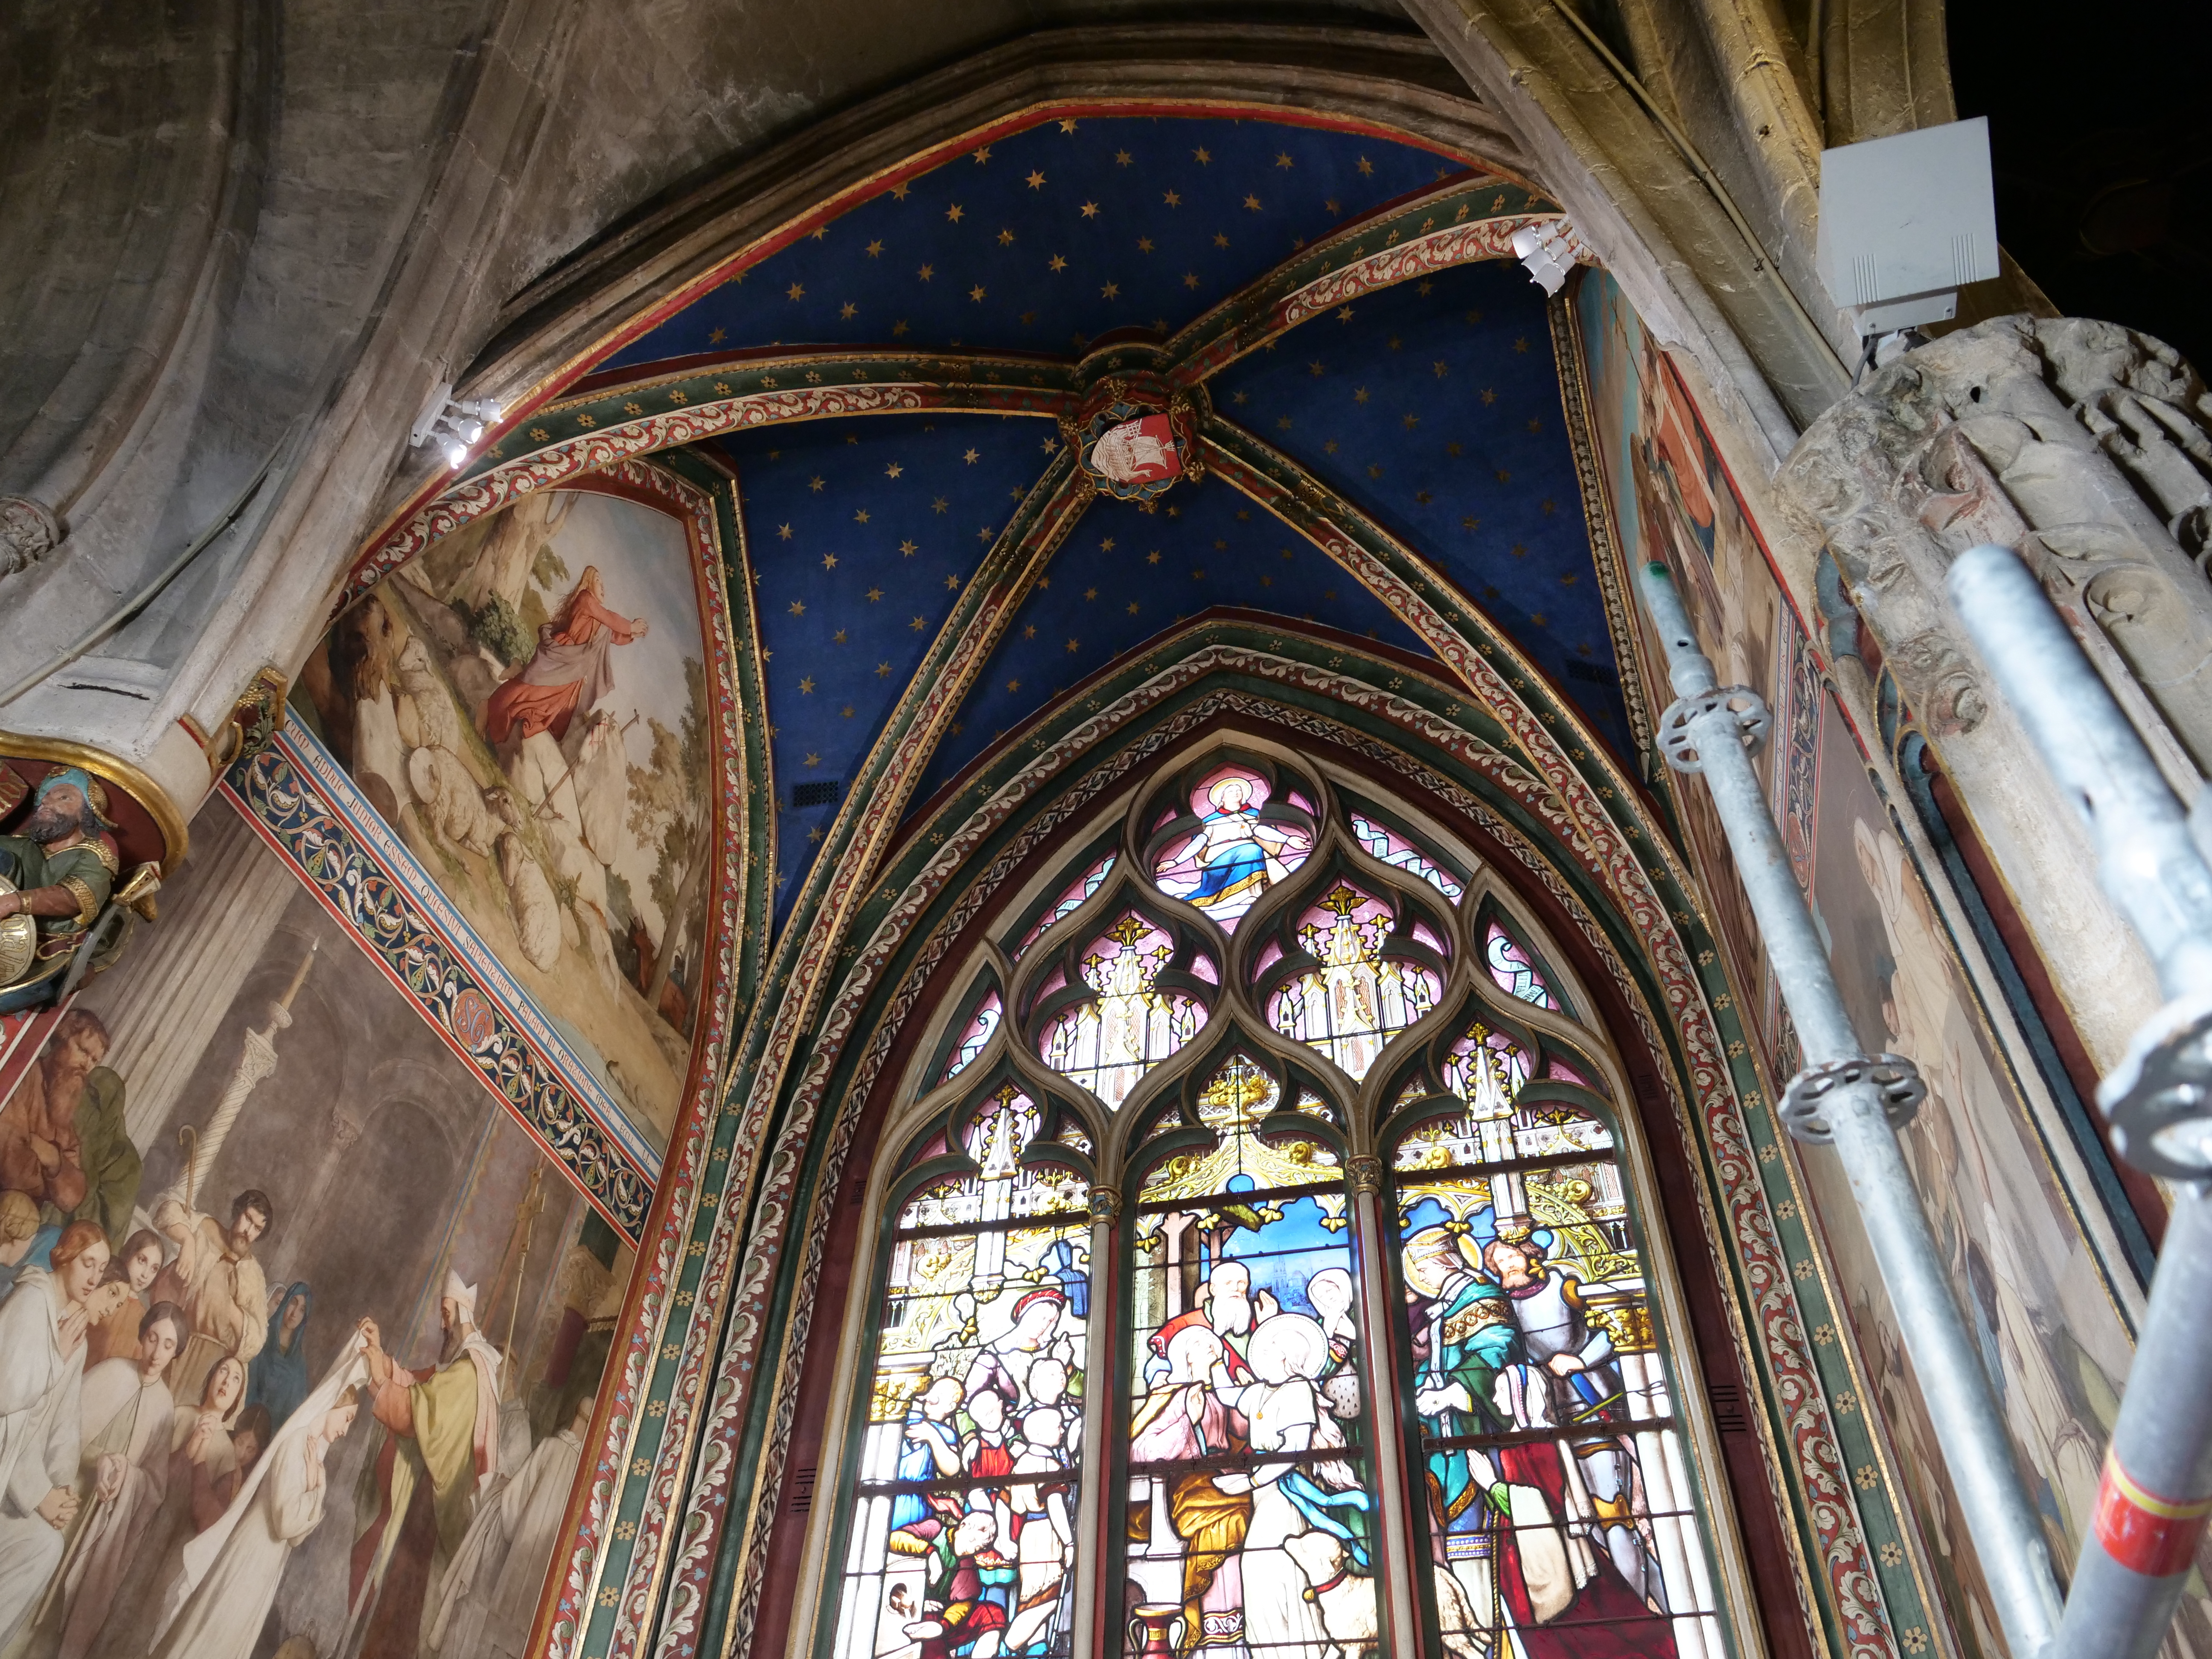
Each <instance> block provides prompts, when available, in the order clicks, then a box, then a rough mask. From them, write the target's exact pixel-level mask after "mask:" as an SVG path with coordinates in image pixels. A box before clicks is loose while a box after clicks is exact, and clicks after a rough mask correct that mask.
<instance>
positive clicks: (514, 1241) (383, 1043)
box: [0, 820, 614, 1659]
mask: <svg viewBox="0 0 2212 1659" xmlns="http://www.w3.org/2000/svg"><path fill="white" fill-rule="evenodd" d="M210 823H211V827H210V824H204V825H202V826H198V827H200V828H203V829H206V830H207V834H206V836H205V837H204V839H205V841H206V842H207V844H208V846H209V848H210V851H209V853H208V854H207V857H206V860H205V862H204V865H203V866H201V868H200V869H199V870H197V871H188V872H186V874H187V878H188V880H187V883H186V884H185V885H184V887H183V890H184V891H185V895H186V901H185V902H189V901H190V896H191V885H190V881H191V879H197V878H200V877H202V876H206V877H209V878H214V877H216V876H217V875H219V874H220V873H221V872H222V869H223V868H224V867H225V866H228V867H230V868H231V869H232V870H233V872H234V873H236V872H241V871H242V872H243V873H244V874H245V875H246V877H247V878H259V877H261V876H262V875H263V874H264V873H265V874H266V875H267V876H268V877H269V878H273V879H274V880H276V881H277V882H279V883H283V884H287V885H288V886H289V884H290V880H291V878H290V877H289V874H287V873H286V872H284V871H283V869H282V867H281V866H277V865H276V864H275V862H274V860H273V859H272V858H271V857H270V855H269V854H267V853H266V852H265V851H264V850H263V849H262V848H259V847H258V845H257V844H255V843H254V842H253V840H252V836H251V834H250V832H247V831H246V830H245V829H244V826H243V824H242V823H237V822H232V823H228V824H226V823H222V822H217V821H212V820H211V821H210ZM227 836H228V840H227V839H226V837H227ZM240 837H242V840H240ZM241 860H243V862H241ZM292 897H293V898H294V899H295V900H300V899H301V895H299V894H298V893H296V892H295V893H293V894H292ZM284 902H285V894H284V891H283V890H281V889H280V890H279V892H278V894H277V897H276V906H277V908H278V909H279V910H281V909H282V908H283V904H284ZM309 912H310V913H312V905H311V903H310V905H309ZM314 925H315V926H316V927H318V928H319V929H320V930H322V932H327V931H329V928H330V924H328V923H327V922H326V921H321V920H320V919H319V917H318V918H317V919H316V921H315V923H314ZM331 944H332V946H333V948H332V949H323V948H321V945H322V938H321V932H319V933H316V934H315V936H314V937H313V942H312V943H311V944H310V945H308V947H307V949H306V950H305V951H304V952H303V951H302V950H301V945H300V943H299V941H298V939H296V937H287V936H285V935H283V934H282V933H280V934H278V935H277V936H276V939H273V940H272V941H271V942H270V945H269V946H268V947H267V949H266V951H264V953H263V954H264V957H266V958H267V960H266V961H265V962H264V963H263V964H262V965H263V967H264V969H270V968H273V969H275V970H276V972H278V973H279V974H280V975H287V976H289V988H287V989H285V990H284V991H283V995H282V997H281V999H280V1000H279V1001H278V1002H277V1003H276V1004H275V1005H270V1004H269V1003H266V1002H260V1003H258V1005H249V1006H258V1018H259V1019H260V1020H262V1021H264V1022H266V1023H265V1024H264V1026H263V1028H262V1029H260V1030H254V1029H252V1027H251V1026H247V1027H246V1028H245V1029H244V1030H243V1032H242V1037H243V1054H242V1055H240V1050H239V1049H237V1048H229V1047H228V1044H226V1045H223V1047H222V1048H210V1052H209V1053H208V1054H207V1055H206V1056H205V1064H204V1065H203V1066H200V1067H199V1068H198V1070H197V1073H194V1074H193V1075H195V1076H196V1077H197V1079H199V1080H200V1082H201V1084H202V1087H201V1088H199V1089H194V1088H191V1087H189V1086H187V1087H185V1088H183V1089H182V1090H181V1091H179V1094H178V1099H177V1105H176V1108H175V1111H174V1115H173V1117H171V1118H170V1119H169V1120H168V1121H171V1122H175V1121H181V1122H182V1123H183V1124H184V1126H185V1133H184V1134H183V1135H182V1137H181V1139H178V1138H176V1137H175V1136H174V1133H173V1132H172V1139H170V1140H169V1141H167V1142H163V1141H161V1140H158V1139H151V1138H149V1139H147V1140H146V1141H145V1142H144V1144H143V1145H142V1144H141V1142H140V1141H138V1140H137V1139H134V1138H133V1135H132V1133H131V1128H130V1121H131V1115H130V1091H129V1089H128V1088H127V1087H126V1084H125V1078H124V1076H123V1075H122V1074H121V1073H119V1072H118V1071H117V1070H116V1069H114V1068H113V1067H112V1066H109V1065H108V1064H106V1061H107V1060H108V1059H109V1058H110V1054H111V1049H112V1047H113V1046H114V1042H115V1039H114V1037H113V1036H112V1030H111V1027H112V1024H113V1023H115V1022H116V1021H117V1020H118V1012H117V1009H116V1006H115V1005H116V1003H117V1001H118V998H117V997H116V996H113V995H109V994H107V992H108V989H109V987H108V986H107V985H106V983H105V982H103V984H102V985H101V986H100V987H99V990H100V998H98V999H87V1000H84V1001H82V1002H80V1003H79V1005H78V1006H75V1007H72V1008H70V1009H69V1010H68V1011H66V1012H64V1013H63V1014H62V1015H61V1016H60V1017H59V1018H58V1021H57V1022H55V1023H54V1024H53V1025H52V1030H50V1031H49V1032H48V1033H47V1035H46V1042H45V1043H44V1045H43V1047H42V1048H40V1050H39V1051H38V1053H37V1054H36V1056H35V1058H34V1059H33V1060H31V1061H30V1062H29V1064H28V1065H27V1067H25V1068H23V1069H21V1072H20V1075H18V1076H16V1077H15V1080H14V1082H13V1086H12V1087H11V1088H9V1090H8V1091H7V1092H6V1094H5V1097H4V1098H3V1099H0V1655H4V1656H5V1659H143V1656H148V1655H160V1656H162V1659H253V1656H257V1655H258V1656H261V1659H270V1656H272V1655H276V1654H282V1656H283V1659H331V1656H344V1659H362V1656H376V1659H418V1656H425V1655H434V1654H435V1655H452V1656H456V1659H458V1656H462V1655H466V1656H470V1659H476V1656H504V1659H514V1656H519V1655H520V1653H521V1652H522V1651H523V1650H525V1649H526V1647H527V1645H528V1638H529V1636H530V1632H531V1629H532V1626H533V1624H534V1623H535V1621H536V1619H537V1614H538V1602H539V1599H540V1598H539V1592H540V1589H541V1588H542V1586H543V1584H544V1580H545V1576H546V1570H547V1566H548V1564H549V1563H550V1560H551V1559H552V1555H553V1552H554V1548H555V1546H556V1541H557V1537H558V1534H560V1532H561V1530H562V1521H563V1518H564V1516H565V1515H566V1513H567V1509H568V1499H569V1495H570V1492H571V1488H572V1486H574V1477H575V1474H576V1471H577V1468H578V1467H579V1464H580V1460H581V1456H582V1450H583V1437H584V1433H585V1431H586V1426H587V1424H588V1420H589V1417H590V1413H591V1409H592V1401H593V1393H592V1364H593V1361H594V1360H595V1359H596V1358H597V1357H598V1356H599V1354H600V1353H603V1352H604V1343H603V1342H602V1343H600V1344H599V1346H598V1347H597V1348H596V1349H594V1350H593V1351H592V1352H589V1353H586V1354H585V1355H583V1356H582V1357H581V1358H579V1356H578V1353H577V1350H578V1349H579V1348H580V1346H586V1322H587V1315H588V1314H589V1313H591V1312H592V1311H596V1307H595V1300H594V1299H595V1298H596V1297H599V1294H600V1292H601V1291H604V1289H605V1285H606V1284H607V1283H608V1282H609V1281H611V1279H613V1277H614V1275H613V1274H612V1273H611V1272H610V1271H609V1270H608V1268H607V1267H604V1266H602V1265H600V1263H599V1261H596V1260H593V1259H592V1252H591V1251H589V1250H586V1249H580V1247H579V1246H578V1244H577V1243H576V1241H577V1239H578V1237H579V1232H578V1228H579V1225H580V1218H581V1217H582V1214H583V1212H582V1210H581V1206H580V1201H579V1200H577V1199H575V1198H574V1195H573V1194H570V1193H569V1192H568V1189H567V1188H564V1187H562V1186H561V1185H560V1184H559V1182H560V1178H559V1176H557V1175H555V1176H553V1178H552V1181H551V1182H550V1183H549V1182H547V1180H546V1178H545V1177H546V1176H547V1175H548V1174H550V1165H549V1164H546V1163H545V1162H544V1158H543V1155H542V1153H540V1152H538V1150H537V1149H536V1147H535V1146H534V1144H533V1143H532V1142H531V1141H530V1140H529V1139H527V1137H526V1136H525V1135H524V1134H523V1133H521V1132H520V1129H518V1128H516V1127H514V1126H513V1125H512V1124H511V1123H510V1122H508V1121H507V1119H506V1118H505V1116H504V1115H503V1114H501V1112H500V1110H499V1109H498V1107H497V1104H496V1103H495V1102H494V1101H492V1100H491V1098H490V1097H489V1096H488V1095H487V1094H486V1093H485V1092H484V1091H483V1088H482V1086H481V1085H479V1084H477V1082H476V1081H475V1080H474V1079H472V1078H471V1077H470V1076H468V1075H467V1074H466V1073H465V1071H464V1070H463V1068H461V1067H460V1066H459V1062H457V1061H454V1060H453V1059H452V1057H451V1056H450V1055H448V1054H446V1052H445V1051H444V1050H443V1048H441V1046H440V1045H439V1044H438V1042H437V1040H436V1038H435V1036H433V1035H432V1034H430V1033H429V1032H428V1031H427V1030H423V1029H422V1028H421V1026H420V1022H419V1021H418V1020H416V1017H415V1016H414V1015H413V1013H412V1012H411V1011H410V1010H409V1009H408V1008H407V1007H406V1006H405V1005H404V1003H402V1002H400V1001H399V1000H398V998H397V996H396V994H392V993H391V992H390V990H389V987H388V986H386V984H385V982H384V981H382V980H381V979H380V977H379V976H378V975H377V971H376V969H374V967H373V966H372V965H371V964H370V963H368V960H367V958H366V957H359V956H357V955H356V954H353V953H350V952H349V951H346V950H345V948H344V947H343V945H342V944H339V943H338V942H337V939H336V936H335V935H334V934H333V935H332V939H331ZM315 964H319V966H318V965H315ZM311 966H313V968H314V972H313V975H312V976H311V975H310V972H309V969H310V967H311ZM283 982H284V981H283V979H280V980H279V981H277V983H278V984H279V985H282V984H283ZM117 983H118V984H123V983H125V981H121V980H118V981H117ZM258 983H260V984H264V985H265V984H267V983H268V981H266V980H262V981H258ZM303 984H304V985H305V989H304V990H303ZM103 999H104V1000H103ZM240 1000H243V998H241V999H240ZM95 1001H97V1002H98V1006H93V1005H94V1002H95ZM126 1006H127V1004H126ZM272 1008H273V1012H271V1010H272ZM218 1012H221V1013H222V1016H223V1018H222V1019H221V1020H220V1021H219V1022H218V1024H220V1025H221V1026H222V1029H225V1030H235V1029H237V1028H238V1027H239V1026H240V1025H241V1024H243V1020H242V1018H240V1016H239V1013H238V1011H235V1010H231V1011H218ZM295 1022H305V1023H307V1024H309V1027H310V1030H309V1031H308V1032H307V1033H302V1034H297V1035H298V1036H300V1038H301V1040H299V1041H289V1040H286V1039H284V1038H283V1035H282V1033H283V1029H284V1028H285V1027H287V1026H289V1025H290V1024H294V1023H295ZM333 1022H349V1023H347V1024H337V1023H333ZM356 1035H358V1036H359V1037H361V1038H363V1039H365V1040H366V1041H367V1044H368V1048H369V1050H370V1051H371V1052H374V1053H378V1054H381V1055H382V1056H383V1057H384V1060H385V1062H386V1064H387V1065H390V1066H396V1067H398V1068H399V1069H400V1070H401V1071H403V1072H406V1073H409V1074H410V1076H411V1078H412V1079H413V1080H412V1081H411V1082H410V1084H409V1085H407V1092H410V1093H412V1094H413V1095H414V1096H416V1098H417V1100H418V1102H420V1103H421V1104H420V1106H418V1107H410V1106H408V1105H406V1104H405V1103H395V1102H392V1101H388V1100H387V1101H379V1102H376V1103H374V1106H375V1108H377V1109H381V1111H382V1112H384V1113H385V1114H386V1115H384V1116H383V1117H381V1118H380V1119H377V1120H375V1121H373V1122H372V1123H371V1124H370V1125H368V1126H367V1127H368V1129H369V1133H368V1135H366V1136H363V1135H362V1128H363V1127H364V1126H363V1125H362V1124H360V1123H358V1122H356V1121H353V1120H351V1119H349V1118H347V1117H346V1116H345V1115H344V1114H343V1112H342V1111H340V1110H337V1109H335V1108H334V1106H333V1103H334V1102H338V1103H343V1102H346V1101H348V1100H349V1099H352V1098H354V1097H355V1096H354V1095H353V1094H351V1093H349V1079H347V1078H346V1077H345V1076H344V1074H343V1073H342V1072H339V1071H338V1070H337V1060H338V1055H339V1053H340V1051H341V1050H342V1049H343V1047H344V1046H345V1045H346V1044H347V1043H348V1042H351V1041H353V1040H354V1039H355V1037H356ZM318 1039H319V1040H318ZM160 1042H161V1038H160V1037H159V1036H158V1034H157V1036H156V1038H155V1039H154V1040H153V1041H152V1042H151V1043H150V1045H149V1043H143V1042H142V1044H141V1046H140V1048H139V1049H138V1050H137V1054H138V1057H139V1059H140V1060H143V1061H144V1062H145V1063H146V1064H148V1065H149V1066H155V1065H156V1063H157V1061H158V1060H160V1058H161V1054H160ZM200 1042H202V1043H203V1044H205V1042H206V1034H205V1033H202V1034H201V1037H200ZM193 1052H195V1053H197V1052H198V1050H197V1049H195V1050H194V1051H193ZM233 1057H237V1058H236V1064H235V1068H233V1066H232V1059H233ZM432 1068H438V1074H437V1075H436V1077H435V1079H433V1078H432V1076H431V1075H430V1073H431V1071H432ZM210 1079H212V1081H213V1085H214V1086H213V1089H212V1091H208V1090H207V1089H206V1087H205V1085H207V1083H208V1081H209V1080H210ZM432 1106H435V1107H436V1108H437V1109H439V1110H440V1111H441V1112H443V1113H445V1114H447V1121H449V1122H450V1123H451V1124H452V1125H453V1135H454V1139H453V1142H451V1143H449V1142H448V1141H447V1139H446V1138H445V1137H444V1136H443V1135H441V1134H440V1133H437V1132H436V1127H437V1126H436V1123H435V1121H434V1120H432V1119H429V1118H425V1117H420V1116H416V1115H410V1114H412V1113H416V1112H417V1111H419V1110H422V1109H428V1108H429V1107H432ZM410 1124H413V1125H416V1126H417V1128H416V1131H415V1132H410V1130H409V1129H408V1128H407V1127H406V1126H407V1125H410ZM449 1144H457V1145H458V1146H459V1148H460V1149H461V1151H462V1152H463V1153H464V1156H463V1157H461V1158H458V1159H453V1160H451V1161H449V1160H447V1158H446V1157H445V1155H444V1149H445V1148H446V1146H447V1145H449ZM349 1171H350V1172H351V1177H352V1178H351V1180H350V1181H349V1179H348V1172H349ZM364 1182H365V1185H364ZM364 1192H365V1193H366V1194H367V1196H366V1200H362V1198H361V1197H360V1194H362V1193H364ZM272 1194H276V1195H274V1196H273V1195H272ZM283 1194H294V1195H295V1196H294V1197H293V1198H292V1199H291V1200H289V1201H288V1200H286V1199H285V1198H284V1197H283V1196H282V1195H283ZM306 1194H319V1195H320V1198H319V1201H317V1202H314V1203H312V1204H311V1203H308V1202H307V1201H305V1195H306ZM364 1201H365V1202H366V1205H367V1207H366V1208H364V1207H363V1203H364ZM533 1237H534V1238H535V1239H536V1241H537V1243H536V1250H537V1252H538V1254H537V1255H536V1257H535V1258H532V1255H530V1250H531V1243H530V1241H531V1240H532V1238H533ZM607 1237H608V1238H609V1240H610V1241H611V1234H609V1235H607ZM562 1250H566V1251H567V1252H568V1255H569V1256H570V1257H572V1258H574V1260H571V1261H563V1260H562V1257H561V1255H560V1254H559V1252H561V1251H562ZM362 1252H367V1253H368V1254H367V1255H365V1256H364V1255H362ZM599 1255H601V1256H604V1257H605V1258H606V1259H607V1260H608V1261H610V1262H611V1261H612V1259H613V1256H614V1251H613V1249H612V1245H611V1243H609V1244H607V1245H605V1246H603V1247H601V1248H600V1249H599ZM275 1262H285V1263H290V1264H295V1271H294V1272H293V1273H289V1274H288V1273H281V1272H279V1271H277V1270H276V1268H275V1267H273V1266H272V1265H271V1264H272V1263H275ZM556 1263H557V1264H558V1266H557V1267H556ZM301 1266H304V1267H305V1268H307V1269H309V1270H311V1271H308V1272H307V1273H301V1272H300V1271H299V1268H300V1267H301ZM526 1280H527V1288H526ZM334 1300H335V1301H337V1302H338V1303H339V1305H336V1306H333V1305H332V1303H333V1301H334ZM346 1304H351V1305H346ZM485 1304H495V1305H496V1306H497V1307H498V1308H499V1309H500V1310H501V1313H500V1320H501V1328H499V1329H497V1330H488V1329H487V1328H486V1326H485V1322H484V1319H483V1315H482V1313H481V1312H480V1310H481V1309H483V1308H484V1306H485ZM564 1304H565V1306H566V1311H565V1312H564V1311H563V1305H564ZM578 1304H583V1305H582V1307H581V1308H579V1306H578ZM526 1306H527V1307H528V1308H530V1309H531V1310H532V1312H531V1313H530V1315H529V1316H523V1314H522V1311H521V1310H523V1309H524V1308H525V1307H526ZM409 1310H421V1312H419V1313H416V1314H411V1315H410V1312H409ZM380 1317H381V1318H382V1319H383V1320H384V1321H385V1322H386V1324H388V1323H389V1322H392V1321H393V1320H394V1319H395V1318H398V1319H399V1320H401V1321H402V1322H404V1325H405V1327H406V1328H386V1324H380ZM418 1332H419V1333H423V1334H422V1335H420V1336H417V1335H416V1334H414V1333H418ZM564 1345H565V1346H564ZM549 1379H552V1380H553V1381H554V1382H555V1383H556V1386H549ZM280 1597H281V1600H280Z"/></svg>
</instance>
